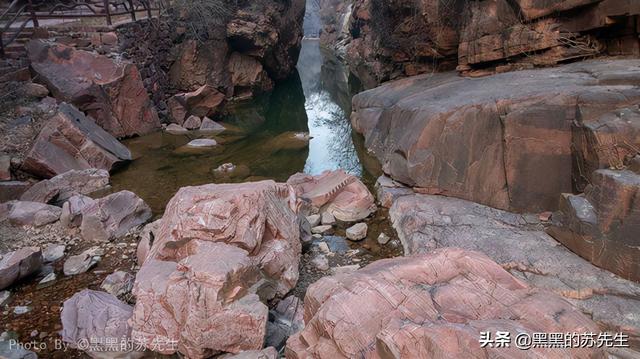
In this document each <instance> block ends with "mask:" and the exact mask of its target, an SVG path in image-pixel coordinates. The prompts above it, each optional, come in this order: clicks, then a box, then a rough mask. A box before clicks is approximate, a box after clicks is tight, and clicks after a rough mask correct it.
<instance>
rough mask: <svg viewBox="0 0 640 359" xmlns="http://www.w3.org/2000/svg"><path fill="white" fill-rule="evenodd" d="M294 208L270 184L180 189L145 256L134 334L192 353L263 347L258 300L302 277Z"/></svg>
mask: <svg viewBox="0 0 640 359" xmlns="http://www.w3.org/2000/svg"><path fill="white" fill-rule="evenodd" d="M296 206H297V204H296V198H295V193H294V192H293V190H292V189H291V188H290V187H289V186H287V185H284V184H276V183H275V182H273V181H264V182H257V183H244V184H237V185H205V186H200V187H186V188H182V189H181V190H180V191H179V192H178V193H177V194H176V196H175V197H174V198H173V199H172V200H171V201H170V203H169V204H168V205H167V209H166V212H165V215H164V217H163V218H162V220H161V222H160V223H159V227H158V229H157V230H156V231H154V232H153V233H154V237H155V239H154V241H153V244H152V246H151V249H150V251H149V252H148V254H147V255H146V256H145V255H144V251H142V252H141V254H142V255H143V256H145V258H142V260H144V264H143V266H142V268H141V269H140V271H139V272H138V275H137V277H136V282H135V286H134V290H133V293H134V295H135V296H136V297H137V302H136V306H135V309H134V314H133V318H132V319H131V323H132V326H133V334H132V335H133V339H134V340H137V341H140V342H143V343H155V342H160V343H177V348H176V347H173V348H169V347H164V348H159V349H158V348H154V350H158V351H160V352H162V353H165V354H170V353H174V352H175V351H176V350H178V351H180V352H181V353H183V354H185V355H187V356H188V357H190V358H204V357H209V356H211V355H213V354H219V353H239V352H241V351H246V350H259V349H262V345H263V342H264V338H265V334H266V325H267V321H268V308H267V306H266V305H264V304H263V303H262V302H261V301H260V299H264V300H267V299H272V298H274V297H275V296H284V295H285V294H286V293H287V292H289V291H290V290H291V289H292V288H293V287H294V286H295V284H296V282H297V280H298V263H299V260H300V252H301V244H300V229H299V227H298V222H297V215H296V213H295V212H294V210H293V209H295V208H296ZM154 339H156V340H155V341H154ZM150 345H151V344H149V346H150Z"/></svg>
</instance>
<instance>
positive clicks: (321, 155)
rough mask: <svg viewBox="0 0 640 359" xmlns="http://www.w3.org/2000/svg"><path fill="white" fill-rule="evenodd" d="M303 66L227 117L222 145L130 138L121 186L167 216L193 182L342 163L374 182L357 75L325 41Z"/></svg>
mask: <svg viewBox="0 0 640 359" xmlns="http://www.w3.org/2000/svg"><path fill="white" fill-rule="evenodd" d="M298 70H299V71H298V73H295V74H294V75H292V76H291V77H290V78H289V79H288V80H286V81H283V82H281V83H279V84H278V85H277V86H276V88H275V89H274V91H273V92H272V93H270V94H267V95H264V96H261V97H260V98H257V99H255V100H253V101H251V102H248V103H243V104H236V105H234V106H233V107H232V108H231V109H230V113H229V115H228V116H225V117H224V118H221V119H220V120H221V121H222V123H223V124H226V125H229V124H230V125H231V126H230V127H231V130H229V131H225V132H223V133H222V134H220V135H216V136H209V137H213V138H214V139H216V141H218V143H219V146H217V147H215V148H212V149H201V150H191V149H187V148H185V145H186V144H187V143H188V142H189V141H191V140H193V139H196V138H203V137H206V136H201V135H198V134H196V133H193V134H191V133H190V134H188V135H179V136H176V135H171V134H168V133H163V132H158V133H154V134H151V135H148V136H144V137H138V138H134V139H130V140H127V141H125V142H124V143H125V145H126V146H127V147H128V148H129V149H130V150H131V152H132V154H133V157H134V161H132V162H131V163H130V164H129V165H127V166H126V167H125V168H123V169H121V170H119V171H118V172H116V173H114V174H113V175H112V184H113V190H114V191H120V190H125V189H126V190H130V191H132V192H134V193H136V194H138V195H139V196H140V197H142V198H143V199H144V200H145V201H146V202H147V203H148V204H149V205H150V206H151V208H152V209H153V211H154V213H156V214H161V213H162V212H163V211H164V207H165V206H166V204H167V202H168V201H169V200H170V199H171V197H173V195H174V194H175V193H176V192H177V191H178V189H180V188H181V187H185V186H194V185H201V184H207V183H236V182H248V181H257V180H263V179H274V180H276V181H286V180H287V178H289V176H291V175H292V174H294V173H297V172H306V173H310V174H318V173H321V172H322V171H325V170H333V169H338V168H341V169H344V170H345V171H347V172H349V173H352V174H354V175H357V176H359V177H361V178H363V179H364V181H365V182H366V183H369V184H370V183H372V180H373V178H374V175H375V174H376V173H377V171H378V170H377V168H375V167H376V165H375V161H372V160H371V159H370V158H367V155H366V154H365V153H366V152H365V151H364V149H363V148H362V141H361V139H360V138H358V137H357V136H355V135H354V134H353V133H352V131H351V126H350V123H349V114H350V113H351V97H352V95H353V94H354V93H355V92H357V91H358V87H357V85H354V83H355V82H354V81H353V78H350V76H349V75H348V72H347V71H346V70H345V69H344V68H343V67H342V66H341V65H340V63H339V62H338V61H336V60H335V59H334V58H332V57H331V56H330V55H328V54H325V53H324V52H323V51H321V50H320V47H319V44H318V42H317V41H305V42H304V43H303V47H302V51H301V55H300V61H299V63H298ZM298 133H309V134H310V136H311V137H312V139H311V140H309V141H304V140H300V139H297V138H296V137H295V136H296V134H298ZM225 163H233V164H234V165H235V166H236V168H237V170H236V171H234V172H232V175H223V174H221V173H219V172H216V171H215V169H216V168H218V166H220V165H222V164H225ZM363 164H365V166H363Z"/></svg>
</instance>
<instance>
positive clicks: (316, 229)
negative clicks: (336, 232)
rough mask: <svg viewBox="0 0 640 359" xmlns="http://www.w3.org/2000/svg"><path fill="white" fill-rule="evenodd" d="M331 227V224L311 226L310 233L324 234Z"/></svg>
mask: <svg viewBox="0 0 640 359" xmlns="http://www.w3.org/2000/svg"><path fill="white" fill-rule="evenodd" d="M332 229H333V227H332V226H317V227H313V228H311V233H315V234H324V233H327V232H329V231H330V230H332Z"/></svg>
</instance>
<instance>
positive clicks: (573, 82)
mask: <svg viewBox="0 0 640 359" xmlns="http://www.w3.org/2000/svg"><path fill="white" fill-rule="evenodd" d="M638 65H640V61H637V60H619V61H587V62H583V63H576V64H570V65H565V66H562V67H559V68H553V69H544V70H529V71H519V72H511V73H504V74H498V75H494V76H490V77H485V78H481V79H470V78H463V77H459V76H457V74H455V73H440V74H433V75H424V76H417V77H413V78H409V79H404V80H398V81H395V82H391V83H388V84H385V85H383V86H381V87H379V88H376V89H373V90H370V91H366V92H363V93H361V94H359V95H357V96H355V97H354V100H353V105H354V106H353V111H354V112H353V114H352V118H351V121H352V124H353V127H354V129H355V130H356V131H357V132H359V133H362V134H363V135H364V137H365V144H366V147H367V148H368V149H369V150H370V151H372V152H373V154H374V155H375V156H376V157H377V158H378V159H379V160H380V162H381V163H382V167H383V170H384V172H385V173H387V174H388V175H390V176H391V177H392V178H393V179H394V180H397V181H400V182H402V183H405V184H407V185H409V186H412V187H419V188H420V191H421V192H424V193H438V194H445V195H449V196H454V197H460V198H464V199H468V200H472V201H474V202H479V203H483V204H486V205H490V206H492V207H496V208H501V209H510V210H515V211H532V212H536V211H538V212H541V211H545V210H552V209H556V208H557V206H558V196H559V194H560V193H565V192H573V191H574V189H575V190H581V188H582V187H584V184H585V183H586V182H587V181H590V179H591V173H592V171H593V170H594V169H597V168H601V167H604V166H606V165H607V164H610V163H623V162H624V161H626V160H625V158H626V157H628V155H631V154H632V153H634V152H633V151H634V148H635V149H637V148H640V137H639V136H638V129H639V126H640V125H639V124H638V121H637V118H638V116H637V105H636V104H637V103H638V101H639V100H640V91H638V87H637V86H638V84H640V71H639V70H638ZM488 89H490V91H489V90H488Z"/></svg>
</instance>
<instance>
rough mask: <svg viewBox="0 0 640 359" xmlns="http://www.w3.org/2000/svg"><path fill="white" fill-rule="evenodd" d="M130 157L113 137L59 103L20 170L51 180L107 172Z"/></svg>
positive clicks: (69, 107) (89, 120)
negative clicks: (84, 172)
mask: <svg viewBox="0 0 640 359" xmlns="http://www.w3.org/2000/svg"><path fill="white" fill-rule="evenodd" d="M130 160H131V153H130V152H129V150H128V149H127V148H126V147H125V146H123V145H122V144H121V143H120V142H118V140H116V139H115V138H114V137H113V136H112V135H110V134H109V133H107V132H106V131H104V130H103V129H102V128H100V126H98V125H96V124H95V122H93V120H92V119H91V118H89V117H86V116H85V115H84V114H83V113H82V112H80V111H78V109H76V108H75V107H73V106H72V105H69V104H66V103H62V104H60V106H59V107H58V112H57V113H56V114H55V115H54V116H53V117H52V118H50V119H49V120H48V121H47V122H46V124H45V126H44V127H43V128H42V130H41V131H40V134H39V135H38V137H37V138H36V141H35V143H34V144H33V147H32V148H31V150H30V151H29V153H28V154H27V156H26V158H25V159H24V161H23V162H22V167H21V169H22V170H23V171H25V172H28V173H31V174H33V175H36V176H39V177H43V178H51V177H54V176H56V175H59V174H62V173H65V172H68V171H71V170H84V169H90V168H97V169H103V170H107V171H110V170H112V169H113V168H115V167H116V166H117V165H118V164H120V163H122V162H125V161H130Z"/></svg>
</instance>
